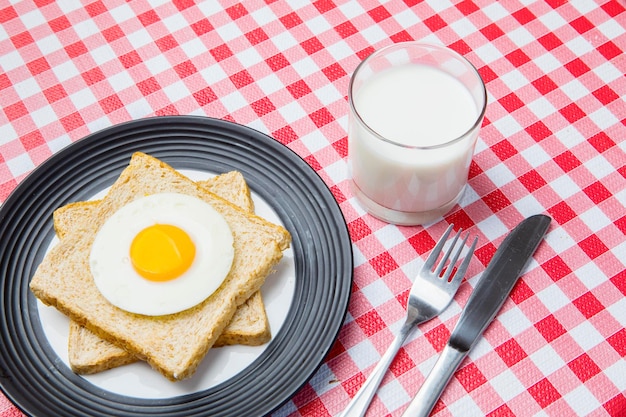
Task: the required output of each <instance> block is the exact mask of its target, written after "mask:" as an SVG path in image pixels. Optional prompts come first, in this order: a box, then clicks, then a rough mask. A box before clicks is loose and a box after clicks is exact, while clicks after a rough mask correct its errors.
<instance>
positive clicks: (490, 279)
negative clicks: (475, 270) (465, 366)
mask: <svg viewBox="0 0 626 417" xmlns="http://www.w3.org/2000/svg"><path fill="white" fill-rule="evenodd" d="M550 221H551V219H550V217H548V216H544V215H542V214H538V215H535V216H531V217H528V218H527V219H524V220H523V221H522V222H521V223H520V224H518V225H517V227H515V229H513V231H512V232H510V233H509V234H508V235H507V237H506V238H505V239H504V241H503V242H502V244H501V245H500V247H499V248H498V250H497V251H496V253H495V254H494V255H493V258H492V259H491V262H489V265H488V266H487V268H486V269H485V271H484V272H483V274H482V276H481V278H480V279H479V281H478V284H477V285H476V288H474V290H473V291H472V295H471V296H470V298H469V300H468V301H467V304H466V306H465V308H464V309H463V312H462V313H461V317H459V321H458V322H457V324H456V326H455V327H454V330H453V331H452V334H451V335H450V339H449V340H448V343H447V344H446V346H445V347H444V348H443V351H442V352H441V355H440V356H439V359H438V360H437V362H436V363H435V366H434V367H433V369H432V370H431V371H430V373H429V374H428V376H427V377H426V380H425V381H424V384H423V385H422V387H421V388H420V389H419V391H418V392H417V395H416V396H415V398H413V400H412V401H411V403H410V404H409V406H408V408H407V409H406V410H405V411H404V414H402V416H403V417H426V416H428V415H429V414H430V412H431V411H432V409H433V407H434V406H435V404H436V403H437V400H438V399H439V396H440V395H441V393H442V391H443V390H444V388H445V387H446V385H447V384H448V382H449V381H450V378H452V375H453V374H454V372H455V371H456V369H457V368H458V366H459V365H460V363H461V361H463V359H464V358H465V356H467V354H468V352H469V351H470V350H471V349H472V347H473V346H474V345H475V344H476V342H477V340H478V339H479V337H480V336H481V335H482V334H483V332H484V331H485V329H486V328H487V326H488V325H489V323H491V321H492V320H493V318H494V317H495V315H496V313H497V312H498V310H500V308H501V307H502V304H504V301H505V300H506V299H507V297H508V296H509V293H510V292H511V290H512V289H513V286H514V285H515V283H516V282H517V280H518V278H519V277H520V275H521V274H522V272H523V270H524V268H525V267H526V264H527V263H528V261H529V260H530V258H531V257H532V255H533V253H534V252H535V250H536V249H537V246H539V243H541V240H542V239H543V236H544V235H545V233H546V231H547V230H548V227H549V226H550Z"/></svg>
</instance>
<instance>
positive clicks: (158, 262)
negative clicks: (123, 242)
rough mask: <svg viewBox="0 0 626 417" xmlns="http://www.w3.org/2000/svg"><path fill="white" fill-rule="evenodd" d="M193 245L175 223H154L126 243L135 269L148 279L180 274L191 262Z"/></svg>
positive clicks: (153, 279)
mask: <svg viewBox="0 0 626 417" xmlns="http://www.w3.org/2000/svg"><path fill="white" fill-rule="evenodd" d="M195 256H196V247H195V245H194V243H193V241H192V240H191V238H190V237H189V235H188V234H187V233H186V232H185V231H184V230H182V229H181V228H179V227H176V226H172V225H169V224H155V225H152V226H148V227H146V228H145V229H143V230H142V231H141V232H139V233H137V235H136V236H135V238H134V239H133V241H132V243H131V245H130V259H131V262H132V264H133V267H134V268H135V271H137V273H138V274H139V275H141V276H142V277H144V278H145V279H147V280H150V281H157V282H163V281H169V280H172V279H174V278H177V277H179V276H180V275H182V274H183V273H184V272H185V271H186V270H187V269H188V268H189V267H190V266H191V264H192V262H193V259H194V257H195Z"/></svg>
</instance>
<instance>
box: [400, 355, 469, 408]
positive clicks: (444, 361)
mask: <svg viewBox="0 0 626 417" xmlns="http://www.w3.org/2000/svg"><path fill="white" fill-rule="evenodd" d="M466 355H467V351H461V350H458V349H455V348H453V347H452V346H450V345H446V346H445V347H444V348H443V350H442V351H441V355H439V359H437V362H435V366H433V369H432V370H431V371H430V373H429V374H428V376H427V377H426V380H425V381H424V383H423V384H422V386H421V388H420V389H419V391H418V392H417V395H415V398H413V400H412V401H411V403H410V404H409V406H408V407H407V409H406V410H404V414H402V417H427V416H428V415H429V414H430V412H431V411H432V409H433V407H434V406H435V404H436V403H437V400H438V399H439V397H440V396H441V393H442V392H443V390H444V388H445V387H446V385H448V382H450V378H452V375H453V374H454V372H455V371H456V369H457V368H458V367H459V365H460V364H461V362H462V361H463V359H464V358H465V356H466Z"/></svg>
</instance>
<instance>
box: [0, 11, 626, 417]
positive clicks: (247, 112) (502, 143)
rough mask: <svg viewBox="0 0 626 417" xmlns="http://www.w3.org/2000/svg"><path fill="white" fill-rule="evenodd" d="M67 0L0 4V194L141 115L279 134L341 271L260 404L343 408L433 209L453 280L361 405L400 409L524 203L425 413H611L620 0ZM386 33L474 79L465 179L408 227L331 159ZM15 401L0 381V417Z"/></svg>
mask: <svg viewBox="0 0 626 417" xmlns="http://www.w3.org/2000/svg"><path fill="white" fill-rule="evenodd" d="M9 3H10V4H9ZM83 3H84V4H81V3H80V2H68V1H59V2H54V1H50V0H34V1H27V0H24V1H13V2H6V1H5V2H0V201H4V200H5V199H6V198H7V197H8V195H9V194H10V192H11V191H12V190H13V189H14V188H15V187H16V185H17V184H18V183H19V182H20V180H22V179H23V178H24V177H25V176H26V175H27V174H28V173H29V172H31V171H32V170H33V169H34V168H36V167H37V166H38V165H39V164H40V163H41V162H42V161H44V160H45V159H46V158H48V157H49V156H51V155H52V154H53V153H55V152H56V151H58V150H60V149H61V148H63V147H65V146H66V145H69V144H70V143H72V142H74V141H77V140H80V139H81V138H82V137H84V136H86V135H88V134H89V133H92V132H95V131H98V130H100V129H102V128H105V127H108V126H111V125H114V124H117V123H120V122H125V121H128V120H132V119H138V118H142V117H146V116H155V115H171V114H184V115H187V114H193V115H206V116H210V117H214V118H221V119H226V120H230V121H234V122H237V123H240V124H243V125H247V126H250V127H252V128H255V129H257V130H260V131H262V132H265V133H268V134H269V135H271V136H273V137H274V138H276V139H277V140H279V141H280V142H282V143H283V144H285V145H286V146H288V147H289V148H291V149H292V150H294V151H295V152H296V153H297V154H298V155H300V156H301V157H302V158H304V160H305V161H306V162H307V163H309V164H310V165H311V166H312V167H313V168H314V169H315V170H316V171H317V172H318V173H319V174H320V175H321V177H322V178H323V180H324V181H325V182H326V183H327V185H328V187H329V188H330V189H331V191H332V193H333V194H334V196H335V197H336V199H337V201H338V202H339V204H340V207H341V210H342V212H343V214H344V216H345V219H346V221H347V223H348V226H349V230H350V235H351V238H352V242H353V249H354V255H355V264H354V272H355V274H354V287H353V293H352V298H351V301H350V305H349V312H348V315H347V318H346V320H345V323H344V325H343V327H342V329H341V332H340V334H339V338H338V340H337V342H336V343H335V345H334V347H333V349H332V351H331V353H330V355H329V356H328V357H327V359H326V360H325V362H324V364H323V365H322V367H321V368H320V369H319V371H318V372H317V373H316V374H315V375H314V376H313V377H312V379H311V380H310V381H309V382H308V383H307V384H306V385H305V386H304V387H303V388H302V389H301V390H300V391H299V392H298V393H297V394H296V395H295V396H294V397H293V398H292V399H291V400H290V401H289V402H288V403H287V404H285V405H284V406H283V407H282V408H280V409H279V410H278V411H276V413H275V415H276V416H300V415H301V416H333V415H337V414H338V413H339V412H340V411H341V410H342V409H343V408H344V407H345V406H346V405H347V403H348V401H349V399H350V398H351V397H352V396H353V395H354V394H355V392H356V391H357V390H358V388H359V387H360V385H361V384H362V383H363V381H364V380H365V378H366V377H367V376H368V375H369V373H370V372H371V370H372V369H373V367H374V366H375V364H376V363H377V362H378V360H379V359H380V357H381V355H382V354H383V353H384V351H385V350H386V348H387V346H388V345H389V344H390V342H391V340H392V339H393V337H394V335H395V333H396V332H397V330H398V329H399V327H400V325H401V324H402V322H403V318H404V312H405V305H406V299H407V294H408V291H409V288H410V286H411V280H412V277H413V276H414V274H415V273H416V272H417V271H418V269H419V267H420V266H421V264H422V262H423V259H425V257H426V255H427V253H428V252H429V251H430V249H431V248H432V246H433V245H434V240H435V239H436V237H437V236H439V235H440V234H441V232H442V230H443V229H444V228H445V226H446V225H447V224H448V223H450V222H453V223H454V224H455V225H457V226H459V227H463V228H464V229H466V230H469V231H470V232H471V233H472V234H477V235H478V236H479V239H480V241H479V248H478V249H477V251H476V255H475V259H474V260H473V261H472V264H471V265H470V270H469V277H468V282H467V283H466V284H464V285H463V286H462V287H461V289H460V292H459V293H458V295H457V296H456V298H455V301H454V302H453V303H452V305H451V306H450V307H449V308H448V309H447V310H446V311H445V312H444V313H443V314H442V315H441V316H440V317H438V318H435V319H433V320H431V321H430V322H427V323H425V324H423V325H421V326H420V327H419V330H418V331H416V332H415V333H414V334H413V336H412V337H411V338H410V340H409V341H408V342H407V343H406V344H405V346H404V347H403V348H402V349H401V351H400V353H399V356H398V357H397V358H396V360H395V362H394V363H393V365H392V367H391V371H390V372H389V373H388V375H387V376H386V378H385V380H384V381H383V384H382V386H381V388H380V390H379V392H378V395H377V396H376V397H375V399H374V401H373V403H372V405H371V408H370V411H369V414H368V415H370V416H387V415H393V416H398V415H400V414H402V411H403V410H404V408H405V407H406V405H407V403H408V402H409V401H410V399H411V398H412V396H413V395H414V394H415V392H416V391H417V389H418V387H419V385H420V384H421V382H422V381H423V380H424V378H425V375H426V374H427V373H428V371H429V370H430V367H431V366H432V365H433V363H434V361H435V360H436V359H437V355H438V352H440V351H441V349H442V348H443V345H444V344H445V342H446V340H447V337H448V336H449V335H450V332H451V330H452V328H453V327H454V325H455V323H456V320H457V319H458V316H459V314H460V312H461V310H462V308H463V306H464V304H465V302H466V301H467V298H468V296H469V294H470V293H471V288H472V286H474V285H475V283H476V282H477V280H478V278H479V276H480V273H481V272H482V270H483V269H484V267H485V266H486V264H487V263H488V261H489V259H490V258H491V256H492V255H493V253H494V252H495V250H496V247H497V245H498V243H499V242H500V241H501V240H502V239H503V237H504V235H505V234H506V233H507V232H508V231H509V230H510V229H511V228H512V227H513V226H514V225H516V224H517V223H518V222H519V221H520V220H521V219H522V218H523V217H525V216H527V215H531V214H535V213H546V214H549V215H550V216H552V218H553V220H554V221H553V223H552V228H551V229H550V232H549V234H548V235H547V237H546V239H545V242H544V244H542V245H541V247H540V249H539V250H538V251H537V253H536V254H535V257H534V260H533V261H532V262H531V264H530V265H529V267H528V269H527V273H526V274H525V275H524V276H523V277H522V279H521V280H520V282H519V283H518V284H517V286H516V287H515V289H514V291H513V292H512V294H511V296H510V298H509V299H508V300H507V301H506V303H505V305H504V307H503V309H502V311H501V312H500V314H499V315H498V316H497V318H496V320H495V321H494V322H493V323H492V325H491V326H490V327H489V328H488V330H487V332H486V333H485V335H484V338H483V339H482V340H481V341H480V342H479V343H478V345H477V346H476V347H475V348H474V349H473V350H472V351H471V353H470V355H469V357H468V358H467V359H466V360H465V361H464V362H463V363H462V364H461V367H460V369H459V370H458V372H457V373H456V374H455V376H454V377H453V379H452V381H451V383H450V385H449V386H448V388H447V389H446V390H445V392H444V394H443V395H442V397H441V399H440V401H439V402H438V404H437V405H436V407H435V410H434V411H433V414H434V415H437V416H441V417H444V416H482V415H487V416H493V417H496V416H498V417H501V416H574V415H579V416H587V415H590V416H607V415H608V416H626V361H625V360H624V359H625V357H626V330H625V327H626V267H625V263H626V237H625V234H626V209H625V204H626V76H625V75H624V74H626V55H624V49H626V11H625V2H624V0H597V1H587V0H569V1H568V0H526V1H520V0H510V1H488V0H462V1H457V0H455V1H423V0H422V1H420V0H404V1H399V0H398V1H386V2H382V3H383V4H380V3H381V2H376V1H371V0H360V1H342V0H317V1H313V2H311V3H310V4H309V2H297V1H287V2H286V1H280V0H278V1H271V0H266V1H249V2H243V3H233V2H230V1H226V0H223V1H220V2H217V1H206V2H201V3H198V4H196V2H193V1H188V0H174V1H166V2H151V1H147V0H136V1H131V2H127V1H122V0H111V1H106V2H105V1H101V0H98V1H93V2H92V1H86V2H83ZM220 3H221V4H220ZM408 40H419V41H424V42H429V43H438V44H443V45H446V46H449V47H451V48H452V49H454V50H456V51H458V52H460V53H461V54H462V55H464V56H465V57H466V58H468V59H469V60H470V61H471V62H472V63H473V64H474V65H475V66H476V67H477V68H478V70H479V72H480V74H481V75H482V77H483V78H484V81H485V83H486V87H487V90H488V93H489V104H488V107H487V113H486V118H485V121H484V125H483V128H482V131H481V134H480V138H479V141H478V145H477V148H476V152H475V155H474V159H473V162H472V166H471V171H470V179H469V187H468V189H467V191H466V193H465V195H464V197H463V199H462V201H461V203H460V204H459V205H458V206H456V207H455V208H454V209H453V210H452V212H451V213H450V214H448V215H447V216H445V218H444V219H443V220H441V221H439V222H436V223H434V224H432V225H429V226H427V227H421V226H416V227H397V226H393V225H389V224H386V223H383V222H381V221H379V220H376V219H375V218H373V217H371V216H369V215H367V214H365V213H364V211H363V210H362V209H361V207H360V206H359V204H358V202H357V201H356V200H355V198H354V197H353V195H352V193H351V191H350V187H349V179H348V177H347V169H346V167H347V162H346V157H347V133H346V127H347V113H348V106H347V98H346V97H347V89H348V82H349V78H350V75H351V73H352V72H353V71H354V69H355V67H356V66H357V65H358V63H359V62H360V61H361V60H362V59H363V58H365V57H366V56H367V55H368V54H370V53H371V52H372V51H374V50H375V49H378V48H381V47H383V46H386V45H389V44H391V43H394V42H401V41H408ZM19 415H21V413H20V412H19V411H18V410H17V408H16V407H15V406H14V405H13V404H11V403H10V402H9V401H8V400H7V399H6V398H5V397H4V396H3V395H2V394H0V417H8V416H19Z"/></svg>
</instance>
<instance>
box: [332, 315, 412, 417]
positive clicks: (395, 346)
mask: <svg viewBox="0 0 626 417" xmlns="http://www.w3.org/2000/svg"><path fill="white" fill-rule="evenodd" d="M413 328H414V323H408V322H407V323H404V325H403V326H402V329H400V332H399V333H398V335H397V336H396V337H395V338H394V339H393V342H391V345H390V346H389V347H388V348H387V351H386V352H385V353H384V354H383V356H382V358H380V361H379V362H378V365H376V367H375V368H374V370H373V371H372V373H371V374H370V376H369V377H368V378H367V380H366V381H365V383H364V384H363V385H362V386H361V388H360V389H359V391H358V392H357V393H356V395H355V396H354V398H352V401H350V404H348V406H347V407H346V408H345V409H344V410H343V412H342V413H341V414H339V417H363V416H364V415H365V412H366V411H367V408H368V407H369V405H370V402H371V401H372V398H374V394H376V390H377V389H378V386H379V385H380V383H381V382H382V380H383V378H384V377H385V374H386V373H387V369H388V368H389V365H391V362H392V361H393V358H394V357H395V356H396V353H398V350H400V347H401V346H402V344H403V343H404V341H405V340H406V338H407V336H408V335H409V333H411V330H412V329H413Z"/></svg>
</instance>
